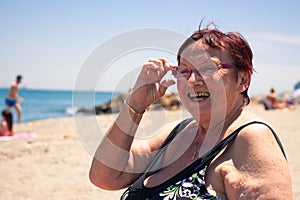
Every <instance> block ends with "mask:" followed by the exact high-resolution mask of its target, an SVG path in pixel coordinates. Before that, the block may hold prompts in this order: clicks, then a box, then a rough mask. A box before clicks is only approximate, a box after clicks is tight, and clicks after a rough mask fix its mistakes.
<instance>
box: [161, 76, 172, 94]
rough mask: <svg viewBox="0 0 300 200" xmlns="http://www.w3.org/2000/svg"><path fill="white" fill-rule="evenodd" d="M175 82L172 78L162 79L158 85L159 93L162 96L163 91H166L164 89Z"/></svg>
mask: <svg viewBox="0 0 300 200" xmlns="http://www.w3.org/2000/svg"><path fill="white" fill-rule="evenodd" d="M174 84H175V81H174V80H172V79H166V80H163V81H162V82H161V84H160V87H159V92H160V95H161V96H163V95H164V94H165V93H166V90H167V89H168V88H169V87H170V86H171V85H174Z"/></svg>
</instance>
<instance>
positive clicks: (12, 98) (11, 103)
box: [5, 75, 23, 123]
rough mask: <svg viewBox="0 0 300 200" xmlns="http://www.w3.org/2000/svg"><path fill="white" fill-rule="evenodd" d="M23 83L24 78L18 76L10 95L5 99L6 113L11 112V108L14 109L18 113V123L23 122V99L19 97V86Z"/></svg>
mask: <svg viewBox="0 0 300 200" xmlns="http://www.w3.org/2000/svg"><path fill="white" fill-rule="evenodd" d="M21 82H22V76H21V75H18V76H17V78H16V81H15V82H13V83H12V85H11V87H10V89H9V92H8V95H7V97H6V98H5V105H6V111H10V108H11V107H14V108H15V109H16V111H17V113H18V123H20V122H21V114H22V107H21V103H22V102H23V98H22V97H20V96H19V95H18V92H19V85H20V84H21Z"/></svg>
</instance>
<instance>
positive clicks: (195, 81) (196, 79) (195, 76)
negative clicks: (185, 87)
mask: <svg viewBox="0 0 300 200" xmlns="http://www.w3.org/2000/svg"><path fill="white" fill-rule="evenodd" d="M188 82H189V84H190V85H191V86H195V85H204V79H203V76H201V75H200V73H199V72H198V71H197V70H196V69H194V70H192V71H191V75H190V77H189V79H188Z"/></svg>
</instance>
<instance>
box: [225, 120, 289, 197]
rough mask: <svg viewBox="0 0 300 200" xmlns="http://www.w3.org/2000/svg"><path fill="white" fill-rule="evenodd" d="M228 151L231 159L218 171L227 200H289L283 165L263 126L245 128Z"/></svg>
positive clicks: (287, 180)
mask: <svg viewBox="0 0 300 200" xmlns="http://www.w3.org/2000/svg"><path fill="white" fill-rule="evenodd" d="M226 151H227V150H226ZM228 151H229V152H230V154H232V158H233V159H232V160H228V161H227V164H225V165H224V166H223V167H222V169H221V174H222V177H223V181H224V186H225V191H226V194H227V197H228V198H229V199H240V200H243V199H245V200H246V199H262V200H268V199H272V200H277V199H278V200H281V199H292V198H293V197H292V184H291V175H290V171H289V167H288V164H287V161H286V160H285V158H284V156H283V153H282V152H281V150H280V148H279V145H278V143H277V142H276V140H275V138H274V136H273V134H272V132H271V131H270V129H268V128H267V127H266V126H264V125H259V124H255V125H251V126H248V127H246V128H245V129H243V130H242V131H241V132H240V133H239V135H238V136H237V138H236V139H235V140H234V142H233V144H232V145H230V147H229V149H228Z"/></svg>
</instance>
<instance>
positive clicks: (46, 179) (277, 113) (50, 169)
mask: <svg viewBox="0 0 300 200" xmlns="http://www.w3.org/2000/svg"><path fill="white" fill-rule="evenodd" d="M247 110H250V111H253V112H255V113H256V114H257V115H258V116H259V117H261V118H262V119H264V120H265V121H267V122H268V123H269V124H270V125H271V126H272V127H273V128H274V129H275V131H276V132H277V134H278V135H279V137H280V139H281V141H282V143H283V145H284V148H285V151H286V153H287V156H288V162H289V166H290V170H291V173H292V178H293V193H294V199H300V188H299V185H300V157H299V155H298V149H299V148H300V137H299V135H298V134H300V127H298V125H299V124H300V107H299V106H298V107H297V109H296V110H294V111H285V110H274V111H265V110H264V109H263V106H262V105H250V106H249V107H248V108H247ZM151 112H155V113H154V115H161V114H162V112H163V113H164V116H166V118H168V119H176V117H178V116H179V115H182V113H181V112H178V111H172V112H170V111H169V112H165V111H151ZM113 118H114V116H113V115H101V116H97V120H96V121H97V122H98V124H99V127H89V126H88V125H87V124H86V126H87V127H84V124H80V123H81V122H79V121H76V120H74V118H63V119H48V120H41V121H34V122H28V123H21V124H17V125H15V132H16V134H20V133H31V134H35V136H36V137H32V138H27V139H14V140H7V141H0V171H1V173H0V180H1V181H0V199H3V200H10V199H18V200H22V199H43V200H48V199H49V200H50V199H51V200H52V199H64V200H69V199H70V200H71V199H72V200H74V199H78V200H79V199H80V200H85V199H86V200H93V199H97V200H99V199H103V200H106V199H119V197H120V194H121V193H122V191H113V192H111V191H105V190H101V189H99V188H96V187H95V186H93V185H92V184H91V183H90V181H89V178H88V171H89V167H90V163H91V160H92V155H91V154H92V153H91V148H95V145H96V144H97V141H95V140H96V139H97V138H98V137H99V135H98V136H96V137H95V138H94V140H93V141H94V143H93V144H91V145H90V146H89V144H87V143H86V142H85V137H89V138H92V139H93V137H94V136H93V133H92V131H93V130H98V129H99V130H101V131H102V130H106V129H107V127H108V126H109V124H110V123H111V121H112V120H113ZM90 120H93V119H90ZM145 121H146V122H145V123H147V121H148V123H149V121H151V116H150V117H149V116H148V118H147V117H146V119H145ZM82 123H83V122H82ZM97 128H98V129H97ZM82 130H86V132H85V133H84V134H83V135H82V133H81V132H82ZM78 132H80V134H78Z"/></svg>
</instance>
